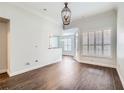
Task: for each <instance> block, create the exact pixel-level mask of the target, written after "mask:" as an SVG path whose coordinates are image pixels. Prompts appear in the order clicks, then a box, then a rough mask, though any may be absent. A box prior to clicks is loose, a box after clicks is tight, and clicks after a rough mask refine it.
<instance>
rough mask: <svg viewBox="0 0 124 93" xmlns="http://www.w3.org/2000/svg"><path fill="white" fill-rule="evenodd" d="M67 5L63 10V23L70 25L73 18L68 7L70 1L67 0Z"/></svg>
mask: <svg viewBox="0 0 124 93" xmlns="http://www.w3.org/2000/svg"><path fill="white" fill-rule="evenodd" d="M64 4H65V7H64V8H63V9H62V11H61V16H62V21H63V25H69V24H70V20H71V10H70V9H69V8H68V3H67V2H65V3H64Z"/></svg>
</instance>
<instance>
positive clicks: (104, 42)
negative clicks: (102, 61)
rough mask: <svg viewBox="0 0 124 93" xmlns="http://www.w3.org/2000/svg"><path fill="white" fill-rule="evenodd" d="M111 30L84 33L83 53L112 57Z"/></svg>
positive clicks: (84, 54) (85, 54)
mask: <svg viewBox="0 0 124 93" xmlns="http://www.w3.org/2000/svg"><path fill="white" fill-rule="evenodd" d="M111 43H112V42H111V30H110V29H108V30H101V31H95V32H83V33H82V55H83V56H97V57H111V55H112V54H111V45H112V44H111Z"/></svg>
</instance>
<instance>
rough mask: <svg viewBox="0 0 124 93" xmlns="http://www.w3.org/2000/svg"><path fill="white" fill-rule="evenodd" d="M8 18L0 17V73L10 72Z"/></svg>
mask: <svg viewBox="0 0 124 93" xmlns="http://www.w3.org/2000/svg"><path fill="white" fill-rule="evenodd" d="M9 50H10V20H9V19H6V18H2V17H0V74H3V73H7V74H9V72H10V67H9V64H10V55H9V54H10V51H9Z"/></svg>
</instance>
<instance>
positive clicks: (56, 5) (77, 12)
mask: <svg viewBox="0 0 124 93" xmlns="http://www.w3.org/2000/svg"><path fill="white" fill-rule="evenodd" d="M14 4H15V5H17V6H19V7H23V8H27V9H28V10H30V11H34V13H37V14H39V15H40V14H44V15H47V16H50V17H52V18H54V19H55V20H56V21H59V22H61V10H62V9H63V7H64V3H63V2H36V3H35V2H32V3H31V2H27V3H26V2H25V3H14ZM115 6H116V3H112V2H111V3H109V2H91V3H88V2H69V5H68V7H69V8H70V10H71V12H72V20H75V19H77V18H81V17H86V16H89V15H94V14H97V13H100V12H104V11H108V10H110V9H113V8H115ZM43 9H47V11H43Z"/></svg>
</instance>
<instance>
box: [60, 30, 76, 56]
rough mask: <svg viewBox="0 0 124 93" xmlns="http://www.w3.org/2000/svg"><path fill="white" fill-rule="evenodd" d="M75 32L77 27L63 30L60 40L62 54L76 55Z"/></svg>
mask: <svg viewBox="0 0 124 93" xmlns="http://www.w3.org/2000/svg"><path fill="white" fill-rule="evenodd" d="M77 33H78V29H77V28H72V29H67V30H64V32H63V35H62V40H61V41H62V42H61V45H62V55H63V56H72V57H74V56H76V52H77V41H78V38H77Z"/></svg>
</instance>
